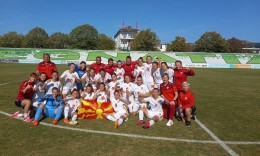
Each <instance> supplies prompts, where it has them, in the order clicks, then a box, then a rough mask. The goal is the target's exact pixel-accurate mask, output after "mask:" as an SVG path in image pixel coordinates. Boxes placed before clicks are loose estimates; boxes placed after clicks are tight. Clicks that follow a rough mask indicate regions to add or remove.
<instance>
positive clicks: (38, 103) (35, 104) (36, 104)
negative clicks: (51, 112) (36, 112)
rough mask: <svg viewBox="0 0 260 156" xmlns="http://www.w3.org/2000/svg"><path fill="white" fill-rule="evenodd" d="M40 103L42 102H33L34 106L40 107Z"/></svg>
mask: <svg viewBox="0 0 260 156" xmlns="http://www.w3.org/2000/svg"><path fill="white" fill-rule="evenodd" d="M40 104H41V102H39V101H35V102H33V106H34V107H39V105H40Z"/></svg>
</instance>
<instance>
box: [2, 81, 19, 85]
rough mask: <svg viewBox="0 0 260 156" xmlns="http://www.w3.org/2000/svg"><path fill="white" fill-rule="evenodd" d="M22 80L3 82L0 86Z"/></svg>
mask: <svg viewBox="0 0 260 156" xmlns="http://www.w3.org/2000/svg"><path fill="white" fill-rule="evenodd" d="M19 81H20V82H21V81H22V80H17V81H11V82H6V83H1V84H0V86H4V85H8V84H10V83H14V82H19Z"/></svg>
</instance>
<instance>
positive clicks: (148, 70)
mask: <svg viewBox="0 0 260 156" xmlns="http://www.w3.org/2000/svg"><path fill="white" fill-rule="evenodd" d="M144 68H145V71H144V78H143V81H144V83H146V82H154V80H153V76H152V63H150V64H148V63H144Z"/></svg>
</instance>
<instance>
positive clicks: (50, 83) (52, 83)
mask: <svg viewBox="0 0 260 156" xmlns="http://www.w3.org/2000/svg"><path fill="white" fill-rule="evenodd" d="M58 77H59V76H58V72H57V71H54V72H52V74H51V79H49V80H47V81H45V83H44V84H43V86H42V90H44V89H45V95H52V88H54V87H56V88H58V89H59V92H61V91H62V86H61V83H60V81H59V80H58Z"/></svg>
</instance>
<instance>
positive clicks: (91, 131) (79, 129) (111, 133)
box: [0, 111, 260, 145]
mask: <svg viewBox="0 0 260 156" xmlns="http://www.w3.org/2000/svg"><path fill="white" fill-rule="evenodd" d="M0 114H2V115H6V116H10V115H11V114H9V113H6V112H3V111H0ZM15 119H19V120H22V119H21V118H15ZM40 125H45V126H48V127H55V128H60V129H66V130H72V131H80V132H86V133H93V134H103V135H113V136H123V137H129V138H139V139H150V140H163V141H175V142H187V143H202V144H219V143H218V142H217V141H210V140H191V139H179V138H167V137H153V136H146V135H135V134H126V133H114V132H107V131H96V130H88V129H81V128H73V127H66V126H60V125H53V124H49V123H45V122H41V123H40ZM223 142H224V143H226V144H234V145H237V144H241V145H256V144H257V145H258V144H259V145H260V142H243V141H223Z"/></svg>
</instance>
